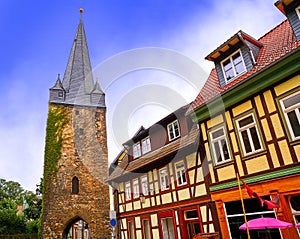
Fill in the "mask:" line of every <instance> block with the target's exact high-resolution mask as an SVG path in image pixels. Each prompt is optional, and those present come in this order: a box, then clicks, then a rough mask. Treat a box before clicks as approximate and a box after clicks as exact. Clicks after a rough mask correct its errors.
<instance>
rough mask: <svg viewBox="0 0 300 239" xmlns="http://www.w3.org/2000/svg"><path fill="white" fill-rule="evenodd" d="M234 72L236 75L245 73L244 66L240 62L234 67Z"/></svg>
mask: <svg viewBox="0 0 300 239" xmlns="http://www.w3.org/2000/svg"><path fill="white" fill-rule="evenodd" d="M235 71H236V74H240V73H241V72H243V71H245V68H244V64H243V62H242V61H241V62H240V63H238V64H236V65H235Z"/></svg>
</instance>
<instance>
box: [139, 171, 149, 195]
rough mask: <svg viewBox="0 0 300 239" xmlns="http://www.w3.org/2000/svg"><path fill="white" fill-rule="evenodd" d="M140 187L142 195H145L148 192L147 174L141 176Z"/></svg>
mask: <svg viewBox="0 0 300 239" xmlns="http://www.w3.org/2000/svg"><path fill="white" fill-rule="evenodd" d="M141 187H142V194H143V195H144V196H147V195H148V194H149V188H148V178H147V176H143V177H141Z"/></svg>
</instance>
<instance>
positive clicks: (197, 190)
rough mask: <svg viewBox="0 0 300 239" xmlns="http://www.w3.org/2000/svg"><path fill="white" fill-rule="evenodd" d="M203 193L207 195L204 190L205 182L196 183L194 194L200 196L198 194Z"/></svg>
mask: <svg viewBox="0 0 300 239" xmlns="http://www.w3.org/2000/svg"><path fill="white" fill-rule="evenodd" d="M203 195H207V191H206V188H205V184H200V185H197V186H196V193H195V196H196V197H200V196H203Z"/></svg>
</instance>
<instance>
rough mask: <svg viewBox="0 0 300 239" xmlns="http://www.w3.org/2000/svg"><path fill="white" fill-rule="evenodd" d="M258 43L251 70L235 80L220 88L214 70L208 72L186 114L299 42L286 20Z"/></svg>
mask: <svg viewBox="0 0 300 239" xmlns="http://www.w3.org/2000/svg"><path fill="white" fill-rule="evenodd" d="M258 41H259V42H260V43H261V44H262V45H263V47H262V48H261V50H260V52H259V56H258V58H257V61H256V64H255V66H254V67H253V69H252V70H250V71H248V72H247V73H245V74H243V75H241V76H240V77H238V78H236V79H235V80H233V81H232V82H230V83H228V84H227V85H225V86H224V87H221V86H220V83H219V80H218V76H217V72H216V69H215V68H214V69H213V70H212V71H211V72H210V75H209V77H208V79H207V81H206V83H205V84H204V86H203V88H202V89H201V91H200V93H199V94H198V96H197V97H196V99H195V100H194V101H193V102H192V104H191V107H190V109H189V110H188V113H191V112H192V111H195V110H196V109H197V108H199V107H201V106H202V105H204V104H205V103H206V102H208V101H211V100H213V99H214V98H215V97H217V96H219V95H220V94H221V95H222V94H223V93H225V92H227V91H229V90H230V89H231V88H233V87H234V86H236V85H238V84H240V83H242V82H243V81H246V80H248V79H249V78H251V77H252V76H254V75H255V74H257V73H258V72H260V71H263V70H265V69H267V68H268V67H269V66H270V65H272V64H274V63H275V62H276V61H279V60H280V59H281V58H283V57H284V56H286V55H287V54H288V53H290V52H292V51H294V50H295V49H297V48H298V47H299V46H300V42H297V40H296V37H295V35H294V33H293V30H292V28H291V26H290V24H289V22H288V20H285V21H283V22H282V23H281V24H279V25H278V26H276V27H275V28H273V29H272V30H271V31H269V32H268V33H266V34H265V35H264V36H262V37H261V38H260V39H258Z"/></svg>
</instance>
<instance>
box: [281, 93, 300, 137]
mask: <svg viewBox="0 0 300 239" xmlns="http://www.w3.org/2000/svg"><path fill="white" fill-rule="evenodd" d="M299 94H300V91H297V92H295V93H293V94H291V95H289V96H286V97H284V98H283V99H281V100H280V105H281V109H282V111H283V114H284V118H285V122H286V124H287V127H288V130H289V133H290V135H291V138H292V140H299V139H300V136H295V133H294V131H293V128H292V125H291V122H290V119H289V117H288V113H290V112H292V111H295V114H296V117H297V119H298V122H299V124H300V110H299V108H300V103H296V104H295V105H292V106H290V107H287V108H286V107H285V106H284V101H285V100H288V99H290V98H292V97H293V96H295V95H299Z"/></svg>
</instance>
